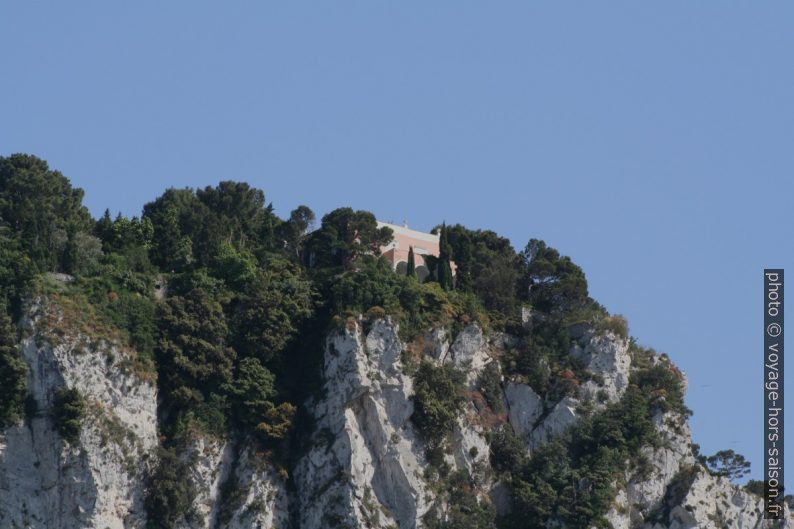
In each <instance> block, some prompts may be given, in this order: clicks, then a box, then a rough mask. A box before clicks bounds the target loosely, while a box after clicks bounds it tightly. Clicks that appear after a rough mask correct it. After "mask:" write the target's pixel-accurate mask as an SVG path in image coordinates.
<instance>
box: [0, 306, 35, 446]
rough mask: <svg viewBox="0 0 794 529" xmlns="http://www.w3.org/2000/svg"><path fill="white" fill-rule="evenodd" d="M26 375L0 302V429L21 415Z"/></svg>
mask: <svg viewBox="0 0 794 529" xmlns="http://www.w3.org/2000/svg"><path fill="white" fill-rule="evenodd" d="M27 375H28V368H27V365H26V364H25V362H23V361H22V359H21V358H20V357H19V355H18V354H17V336H16V331H15V330H14V327H13V325H12V323H11V318H9V316H8V312H7V311H6V310H5V307H4V306H3V304H2V303H0V430H2V429H3V428H5V427H7V426H10V425H11V424H14V423H15V422H17V421H19V420H20V419H21V418H22V416H23V413H24V406H25V396H26V394H27V391H26V386H27Z"/></svg>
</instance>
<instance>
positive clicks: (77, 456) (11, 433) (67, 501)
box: [0, 299, 157, 529]
mask: <svg viewBox="0 0 794 529" xmlns="http://www.w3.org/2000/svg"><path fill="white" fill-rule="evenodd" d="M63 324H64V321H63V315H62V313H61V312H60V311H59V309H58V308H57V307H56V306H54V305H52V304H49V303H47V302H45V301H43V300H41V299H39V300H36V302H34V303H33V304H32V306H31V308H30V310H29V312H28V315H27V317H26V318H25V319H24V321H23V322H22V325H23V328H24V331H25V333H26V336H27V337H26V338H24V340H23V341H22V344H21V348H22V349H21V350H22V355H23V357H24V360H25V362H26V363H27V364H28V366H29V368H30V376H29V379H28V388H29V391H30V392H31V395H32V396H33V398H34V399H35V400H36V403H37V405H38V410H39V412H38V414H37V416H36V417H35V418H33V419H32V420H31V421H30V422H29V424H26V425H18V426H15V427H12V428H9V429H7V430H6V431H5V432H3V434H2V436H0V527H24V528H31V529H32V528H48V529H72V528H78V527H80V528H81V527H92V528H93V527H96V528H102V529H105V528H110V529H121V528H137V527H143V526H144V525H145V520H146V517H145V512H144V509H143V484H144V473H145V470H146V468H147V460H148V458H149V455H150V453H151V451H152V449H153V448H155V446H156V445H157V415H156V405H157V395H156V391H155V388H154V387H153V386H152V385H151V384H150V383H148V382H146V381H143V380H140V379H138V378H137V377H136V376H135V375H133V374H131V373H128V372H126V370H125V369H123V368H122V367H121V366H122V365H123V361H124V360H125V359H126V356H127V353H125V352H124V351H123V350H121V349H120V348H118V347H116V346H114V345H112V344H109V343H105V342H96V341H93V340H91V339H90V338H89V337H88V336H86V335H84V334H81V333H79V332H76V329H72V328H66V329H64V331H65V332H64V334H63V336H60V337H58V338H57V339H56V338H54V337H53V336H54V334H53V333H52V327H53V326H60V325H63ZM111 360H112V361H111ZM64 387H69V388H76V389H77V390H79V391H80V393H81V394H82V395H83V396H84V397H85V399H86V403H87V413H86V417H85V419H84V420H83V422H82V431H81V433H80V441H79V444H78V445H77V446H69V445H68V444H67V443H65V442H64V441H63V440H62V439H61V438H60V436H59V435H58V433H57V432H56V431H55V430H54V429H53V424H52V421H51V419H50V412H51V410H52V407H53V402H54V398H55V393H56V391H57V390H58V389H60V388H64Z"/></svg>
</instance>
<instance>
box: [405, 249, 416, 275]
mask: <svg viewBox="0 0 794 529" xmlns="http://www.w3.org/2000/svg"><path fill="white" fill-rule="evenodd" d="M405 275H407V276H408V277H416V258H415V257H414V247H413V246H411V247H409V248H408V268H407V269H406V271H405Z"/></svg>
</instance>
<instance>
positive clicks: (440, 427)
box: [411, 362, 466, 447]
mask: <svg viewBox="0 0 794 529" xmlns="http://www.w3.org/2000/svg"><path fill="white" fill-rule="evenodd" d="M463 381H464V375H463V373H461V372H460V371H458V370H456V369H455V368H454V367H452V365H450V364H444V365H442V366H434V365H433V364H431V363H430V362H422V364H421V365H420V366H419V369H418V370H417V372H416V374H415V375H414V396H413V402H414V413H413V415H412V416H411V420H412V421H413V422H414V424H415V425H416V427H417V428H418V429H419V431H420V432H421V433H422V435H423V436H424V437H425V439H426V440H427V441H428V442H429V444H430V445H431V446H432V447H438V446H440V445H441V443H442V442H443V440H444V437H445V436H446V435H447V434H448V433H449V432H450V431H452V428H453V427H454V426H455V422H456V421H457V417H458V414H459V413H460V410H461V408H462V406H463V403H464V402H465V400H466V396H465V394H464V391H465V387H464V385H463Z"/></svg>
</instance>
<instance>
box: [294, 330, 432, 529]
mask: <svg viewBox="0 0 794 529" xmlns="http://www.w3.org/2000/svg"><path fill="white" fill-rule="evenodd" d="M402 350H403V345H402V343H401V342H400V339H399V337H398V335H397V328H396V326H395V325H394V324H393V323H392V322H391V320H389V319H379V320H377V321H375V322H374V323H373V324H372V327H371V329H370V330H369V332H368V333H367V334H366V336H365V335H364V332H363V330H362V325H361V322H356V321H349V322H348V324H347V326H346V327H345V328H344V329H341V330H339V331H337V332H334V333H333V334H332V335H331V336H329V338H328V340H327V342H326V351H325V361H324V364H325V369H324V374H325V385H324V387H323V392H324V395H325V396H324V397H323V398H322V399H321V400H320V401H319V402H317V403H314V404H313V405H312V406H310V408H313V409H314V416H315V419H316V421H317V426H316V432H315V434H314V436H313V441H312V448H311V450H310V452H309V453H308V454H307V455H306V456H305V457H304V458H303V459H302V460H301V461H300V462H299V464H298V466H297V468H296V469H295V481H296V488H297V490H298V513H299V514H298V518H299V526H300V527H301V528H302V529H320V528H323V527H329V526H334V525H336V526H341V527H372V528H386V527H390V526H391V527H393V526H397V527H400V528H407V529H411V528H414V527H417V526H418V523H419V520H420V519H421V517H422V515H424V514H425V512H426V511H427V509H428V507H429V505H428V497H429V493H428V487H427V484H426V483H425V482H424V480H423V477H422V476H423V471H424V466H425V461H424V449H423V447H422V445H421V442H420V441H419V440H418V437H417V434H416V432H415V431H414V429H413V427H412V425H411V423H410V422H409V418H410V416H411V413H412V412H413V406H412V403H411V400H410V396H411V393H412V383H411V378H410V377H409V376H408V375H406V374H405V373H404V371H403V366H402V362H401V359H400V355H401V353H402Z"/></svg>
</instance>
